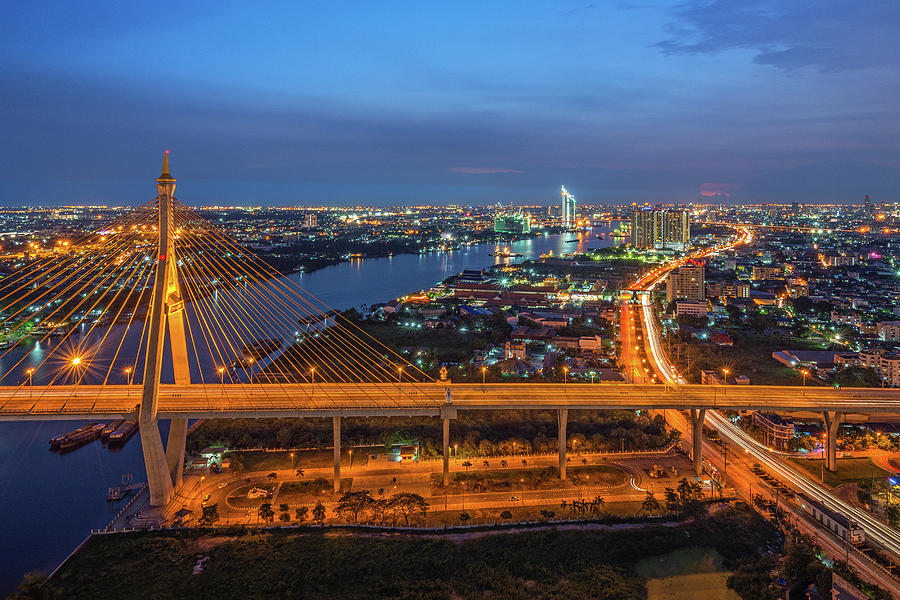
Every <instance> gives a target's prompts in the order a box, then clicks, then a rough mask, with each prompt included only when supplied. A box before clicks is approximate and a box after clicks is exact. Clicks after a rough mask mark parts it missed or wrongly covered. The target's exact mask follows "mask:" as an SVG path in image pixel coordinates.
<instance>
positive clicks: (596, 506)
mask: <svg viewBox="0 0 900 600" xmlns="http://www.w3.org/2000/svg"><path fill="white" fill-rule="evenodd" d="M604 506H606V500H604V499H603V498H602V497H600V496H597V497H596V498H594V500H593V502H591V512H593V513H594V514H597V513H598V512H602V511H603V507H604Z"/></svg>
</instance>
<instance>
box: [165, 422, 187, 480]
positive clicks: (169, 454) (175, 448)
mask: <svg viewBox="0 0 900 600" xmlns="http://www.w3.org/2000/svg"><path fill="white" fill-rule="evenodd" d="M187 426H188V425H187V419H171V420H170V421H169V439H168V440H167V441H166V466H167V467H168V468H169V474H170V475H171V477H172V485H173V486H174V487H175V488H176V489H177V488H178V486H180V485H181V481H182V475H183V474H184V444H185V442H186V441H187Z"/></svg>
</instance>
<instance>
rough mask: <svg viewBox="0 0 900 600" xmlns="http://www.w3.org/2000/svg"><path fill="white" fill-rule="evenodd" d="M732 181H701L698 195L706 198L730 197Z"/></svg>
mask: <svg viewBox="0 0 900 600" xmlns="http://www.w3.org/2000/svg"><path fill="white" fill-rule="evenodd" d="M735 187H736V186H735V185H734V184H733V183H701V184H700V195H701V196H704V197H706V198H731V190H732V189H734V188H735Z"/></svg>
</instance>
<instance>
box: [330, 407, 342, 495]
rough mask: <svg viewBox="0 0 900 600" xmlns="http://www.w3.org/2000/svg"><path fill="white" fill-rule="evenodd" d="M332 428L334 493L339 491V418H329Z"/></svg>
mask: <svg viewBox="0 0 900 600" xmlns="http://www.w3.org/2000/svg"><path fill="white" fill-rule="evenodd" d="M331 423H332V427H333V428H334V493H335V494H336V493H338V492H339V491H341V418H340V417H332V418H331Z"/></svg>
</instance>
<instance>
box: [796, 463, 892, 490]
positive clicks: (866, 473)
mask: <svg viewBox="0 0 900 600" xmlns="http://www.w3.org/2000/svg"><path fill="white" fill-rule="evenodd" d="M790 460H791V462H792V463H794V464H795V465H797V466H799V467H801V468H802V469H804V470H806V471H807V472H809V474H810V475H812V476H813V477H814V478H815V479H821V477H822V459H821V458H791V459H790ZM890 474H891V473H888V472H887V471H885V470H883V469H882V468H881V467H879V466H878V465H876V464H875V463H873V462H872V460H871V459H868V458H839V459H838V461H837V472H835V473H832V472H831V471H825V483H827V484H828V485H831V486H838V485H842V484H844V483H853V482H858V481H871V480H872V477H873V476H874V477H875V478H876V479H878V478H881V477H886V476H888V475H890Z"/></svg>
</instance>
